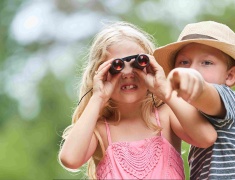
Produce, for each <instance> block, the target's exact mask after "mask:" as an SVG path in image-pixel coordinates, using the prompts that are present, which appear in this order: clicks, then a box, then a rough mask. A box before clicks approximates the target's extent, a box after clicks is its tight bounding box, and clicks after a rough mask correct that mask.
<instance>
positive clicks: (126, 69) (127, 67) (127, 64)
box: [121, 62, 134, 78]
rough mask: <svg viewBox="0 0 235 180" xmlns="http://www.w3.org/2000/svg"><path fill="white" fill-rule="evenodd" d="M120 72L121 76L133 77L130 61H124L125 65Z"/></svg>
mask: <svg viewBox="0 0 235 180" xmlns="http://www.w3.org/2000/svg"><path fill="white" fill-rule="evenodd" d="M121 73H122V78H133V77H134V72H133V67H132V66H131V63H130V62H125V67H124V69H123V70H122V71H121Z"/></svg>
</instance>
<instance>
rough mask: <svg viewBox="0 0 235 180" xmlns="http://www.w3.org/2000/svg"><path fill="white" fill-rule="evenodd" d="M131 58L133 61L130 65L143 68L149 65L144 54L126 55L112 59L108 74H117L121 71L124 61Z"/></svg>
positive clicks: (128, 60) (147, 58)
mask: <svg viewBox="0 0 235 180" xmlns="http://www.w3.org/2000/svg"><path fill="white" fill-rule="evenodd" d="M132 59H135V61H134V62H133V63H132V67H134V68H137V69H141V70H143V69H144V68H145V67H147V66H148V65H149V57H148V56H147V55H145V54H137V55H132V56H127V57H124V58H120V59H114V60H113V62H112V64H111V67H110V69H109V72H110V74H113V75H114V74H117V73H119V72H121V71H122V70H123V69H124V67H125V62H124V61H127V62H130V61H131V60H132Z"/></svg>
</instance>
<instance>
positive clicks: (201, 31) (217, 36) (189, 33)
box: [153, 21, 235, 75]
mask: <svg viewBox="0 0 235 180" xmlns="http://www.w3.org/2000/svg"><path fill="white" fill-rule="evenodd" d="M192 42H194V43H200V44H204V45H208V46H211V47H214V48H217V49H219V50H221V51H223V52H224V53H226V54H228V55H230V56H231V57H232V58H233V59H235V33H234V32H233V31H232V30H231V29H230V28H229V27H228V26H226V25H224V24H221V23H217V22H214V21H202V22H198V23H192V24H188V25H186V26H185V28H184V29H183V31H182V32H181V34H180V36H179V38H178V40H177V42H174V43H170V44H168V45H166V46H162V47H160V48H157V49H156V50H155V51H154V54H153V55H154V57H155V59H156V60H157V62H158V63H159V64H160V65H161V66H162V67H163V68H164V70H165V73H166V75H167V74H168V73H169V72H170V70H171V69H173V65H174V64H173V63H174V58H175V55H176V53H177V52H178V51H179V50H180V49H182V48H183V47H184V46H185V45H187V44H189V43H192Z"/></svg>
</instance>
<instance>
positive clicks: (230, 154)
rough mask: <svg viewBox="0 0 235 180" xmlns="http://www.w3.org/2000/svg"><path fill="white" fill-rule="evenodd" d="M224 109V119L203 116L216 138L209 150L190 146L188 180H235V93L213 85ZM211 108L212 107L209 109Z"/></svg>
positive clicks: (221, 86)
mask: <svg viewBox="0 0 235 180" xmlns="http://www.w3.org/2000/svg"><path fill="white" fill-rule="evenodd" d="M214 87H215V88H216V89H217V91H218V93H219V95H220V97H221V99H222V101H223V103H224V105H225V109H226V116H225V117H224V119H219V118H215V117H212V116H208V115H205V114H204V115H205V116H206V117H207V118H208V120H209V121H210V122H211V123H212V124H213V126H214V127H215V129H216V131H217V134H218V138H217V140H216V142H215V143H214V145H213V146H211V147H209V148H206V149H204V148H198V147H195V146H191V148H190V152H189V157H188V161H189V166H190V179H192V180H196V179H200V180H201V179H235V122H234V121H235V92H233V91H232V89H230V88H229V87H227V86H225V85H216V84H215V85H214ZM211 108H213V106H212V107H211Z"/></svg>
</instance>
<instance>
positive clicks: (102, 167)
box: [96, 154, 112, 179]
mask: <svg viewBox="0 0 235 180" xmlns="http://www.w3.org/2000/svg"><path fill="white" fill-rule="evenodd" d="M96 170H97V171H96V174H97V179H106V178H107V175H108V174H109V173H110V172H112V164H111V161H110V157H109V156H108V154H105V156H104V158H103V160H101V161H100V162H99V164H98V166H97V168H96Z"/></svg>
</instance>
